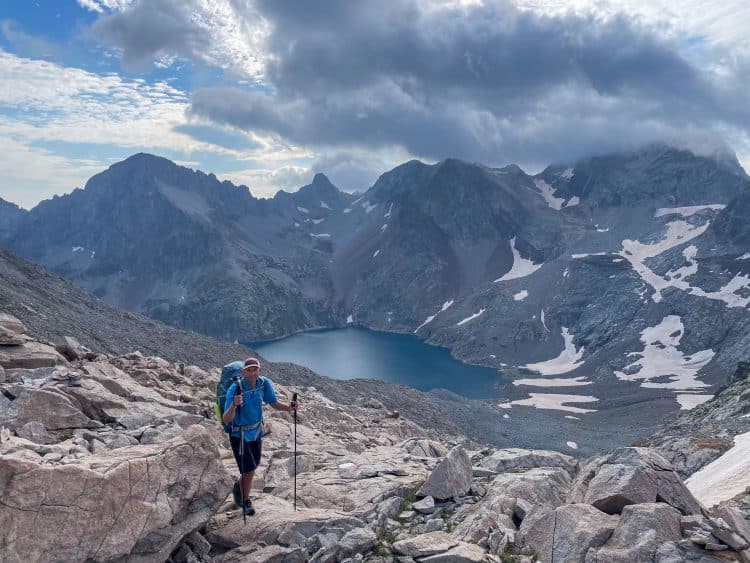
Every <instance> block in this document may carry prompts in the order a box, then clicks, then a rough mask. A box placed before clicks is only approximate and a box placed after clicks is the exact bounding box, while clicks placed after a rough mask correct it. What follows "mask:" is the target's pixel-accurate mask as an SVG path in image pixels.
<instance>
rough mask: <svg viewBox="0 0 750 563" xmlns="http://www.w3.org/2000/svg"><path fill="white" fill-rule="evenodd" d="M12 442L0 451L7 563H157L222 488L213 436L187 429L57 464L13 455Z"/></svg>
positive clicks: (223, 474)
mask: <svg viewBox="0 0 750 563" xmlns="http://www.w3.org/2000/svg"><path fill="white" fill-rule="evenodd" d="M15 442H16V440H13V439H11V440H10V441H9V442H8V443H6V444H3V448H2V450H0V451H2V452H3V454H2V462H1V463H0V496H1V497H2V499H3V500H2V510H0V527H2V529H3V542H2V546H1V547H0V555H1V557H0V558H2V559H3V560H6V561H22V560H26V561H55V560H70V561H82V560H97V561H111V560H117V559H124V558H128V559H129V560H131V561H164V560H165V559H166V558H167V557H168V556H169V554H170V553H171V552H172V550H173V549H174V548H175V547H176V546H177V544H178V543H179V542H180V541H181V540H182V538H183V536H185V535H187V534H188V533H190V532H192V531H193V530H195V529H196V528H198V527H199V526H201V525H202V524H203V523H204V522H205V521H206V520H208V518H210V516H211V515H212V514H213V512H214V511H215V510H216V509H217V508H218V506H219V505H220V504H221V503H222V502H223V500H224V499H225V498H226V493H227V490H228V489H229V487H230V486H231V479H230V478H229V475H228V473H227V471H226V470H225V469H224V467H223V466H222V465H221V461H220V458H219V455H218V449H217V446H216V443H215V440H214V438H213V437H212V436H211V435H210V433H209V432H207V431H206V430H203V429H201V428H200V427H196V426H194V427H191V428H190V429H189V430H188V431H186V432H185V433H184V435H182V436H180V437H179V438H176V439H173V440H171V441H168V442H166V443H163V444H160V445H156V444H154V445H149V446H141V445H138V446H129V447H124V448H121V449H119V450H116V452H112V453H110V452H106V453H102V454H99V455H90V456H84V457H82V458H81V459H80V460H77V461H74V462H71V463H68V464H64V465H56V464H53V463H46V464H43V463H40V462H41V461H42V458H41V457H40V458H39V460H30V459H22V458H19V457H17V456H14V455H13V448H15V447H21V446H20V445H16V444H15ZM39 529H43V530H44V533H42V534H37V533H34V531H35V530H39Z"/></svg>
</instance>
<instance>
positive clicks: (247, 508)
mask: <svg viewBox="0 0 750 563" xmlns="http://www.w3.org/2000/svg"><path fill="white" fill-rule="evenodd" d="M245 514H246V515H247V516H252V515H253V514H255V509H254V508H253V501H251V500H250V499H247V500H246V501H245Z"/></svg>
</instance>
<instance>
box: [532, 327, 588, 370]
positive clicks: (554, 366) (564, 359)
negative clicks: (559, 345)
mask: <svg viewBox="0 0 750 563" xmlns="http://www.w3.org/2000/svg"><path fill="white" fill-rule="evenodd" d="M562 337H563V341H564V342H565V348H564V349H563V351H562V352H560V355H559V356H557V357H556V358H553V359H551V360H546V361H543V362H536V363H533V364H526V365H525V366H521V367H523V368H526V369H530V370H532V371H538V372H539V373H541V374H542V375H560V374H561V373H568V372H569V371H573V370H574V369H576V368H578V367H580V366H582V365H583V361H582V360H581V358H582V357H583V352H584V348H583V346H581V348H580V349H579V350H576V347H575V344H573V335H572V334H570V331H569V330H568V329H567V328H566V327H562Z"/></svg>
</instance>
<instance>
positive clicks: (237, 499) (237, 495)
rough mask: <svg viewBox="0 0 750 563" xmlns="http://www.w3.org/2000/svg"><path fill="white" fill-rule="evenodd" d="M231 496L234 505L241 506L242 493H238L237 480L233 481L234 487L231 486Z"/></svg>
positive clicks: (238, 484) (238, 485) (238, 483)
mask: <svg viewBox="0 0 750 563" xmlns="http://www.w3.org/2000/svg"><path fill="white" fill-rule="evenodd" d="M232 496H233V497H234V505H235V506H236V507H237V508H242V493H240V482H239V481H235V483H234V487H232Z"/></svg>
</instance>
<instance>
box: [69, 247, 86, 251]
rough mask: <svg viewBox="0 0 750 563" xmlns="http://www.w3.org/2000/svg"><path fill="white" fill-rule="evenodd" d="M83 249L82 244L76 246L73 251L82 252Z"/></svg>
mask: <svg viewBox="0 0 750 563" xmlns="http://www.w3.org/2000/svg"><path fill="white" fill-rule="evenodd" d="M82 251H83V247H82V246H74V247H73V250H71V252H82Z"/></svg>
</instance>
